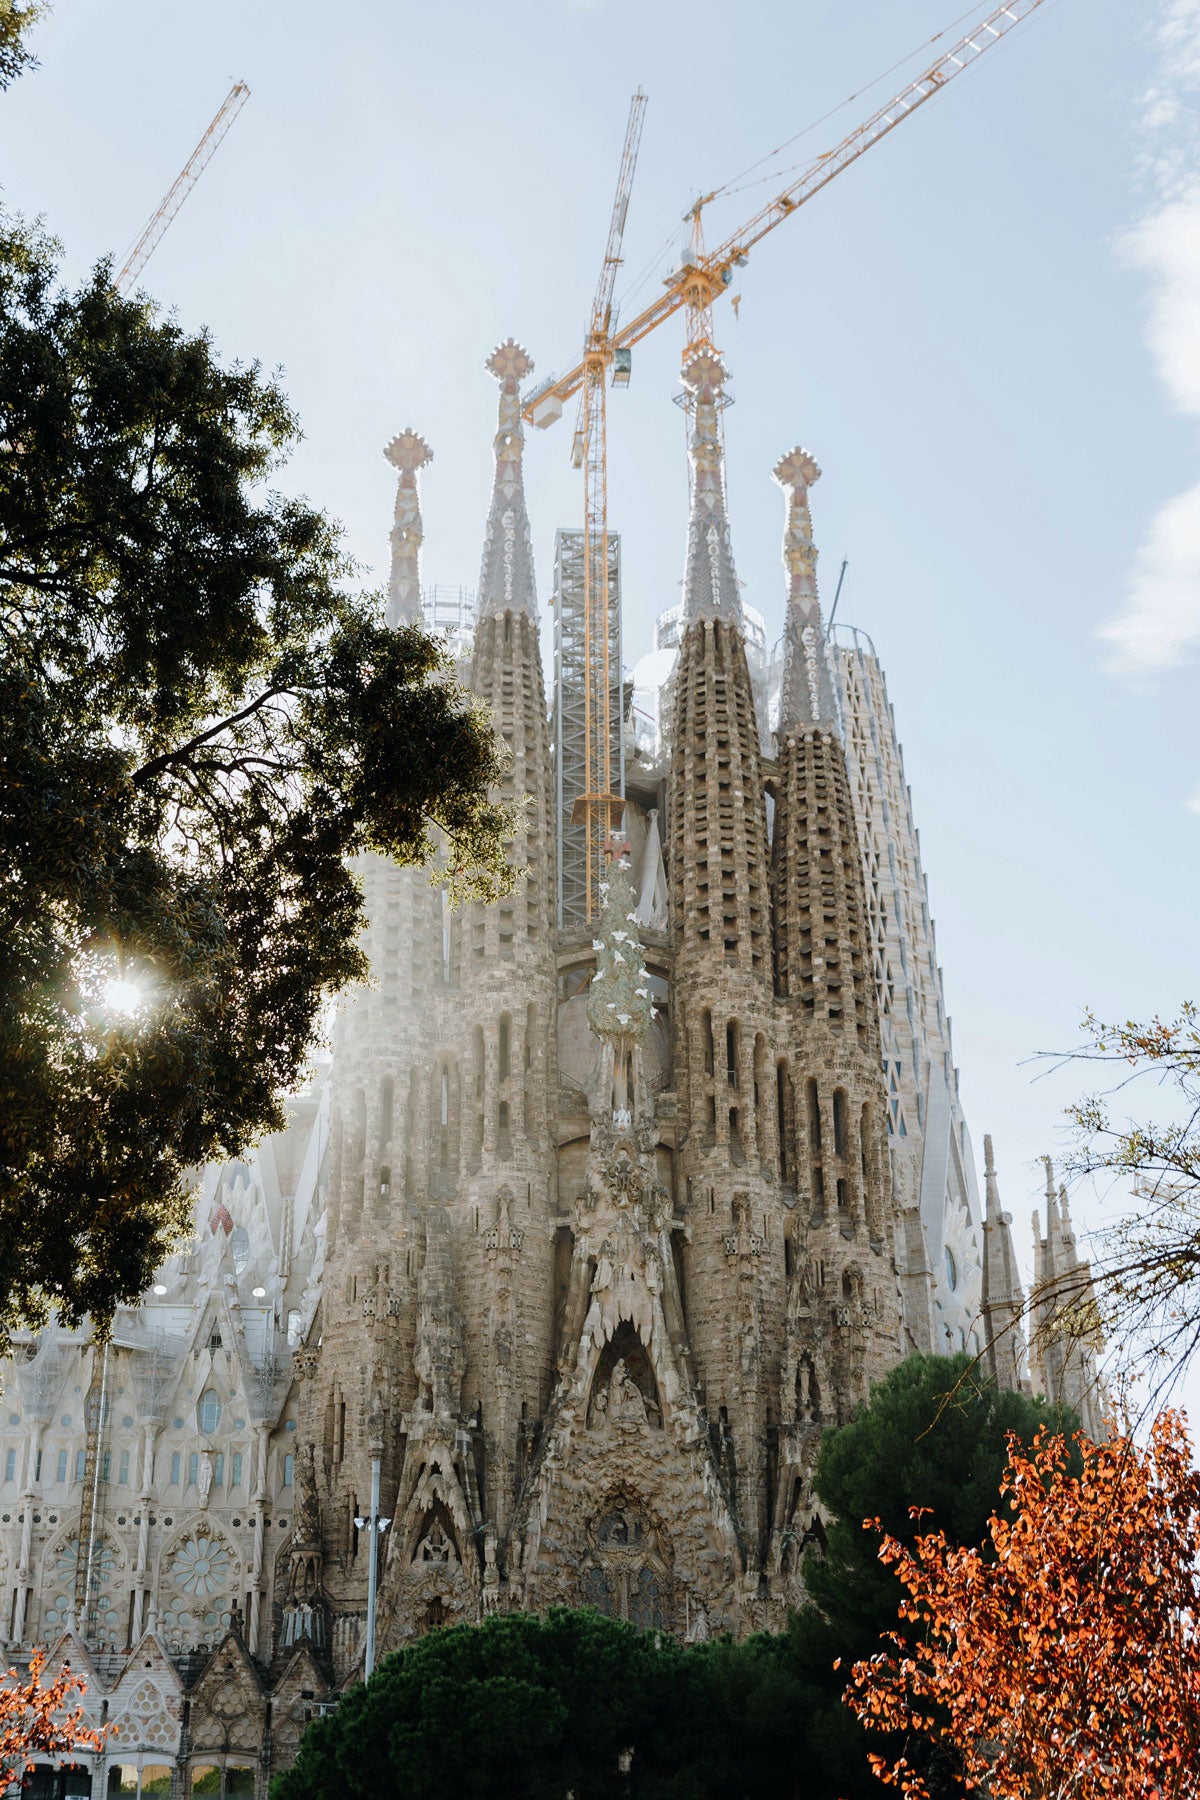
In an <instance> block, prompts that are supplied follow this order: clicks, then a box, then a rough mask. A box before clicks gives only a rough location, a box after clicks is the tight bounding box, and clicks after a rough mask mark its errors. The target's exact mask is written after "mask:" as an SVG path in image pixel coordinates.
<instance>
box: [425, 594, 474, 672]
mask: <svg viewBox="0 0 1200 1800" xmlns="http://www.w3.org/2000/svg"><path fill="white" fill-rule="evenodd" d="M421 617H422V619H423V620H424V623H425V629H426V631H428V632H432V633H433V634H434V635H435V636H436V635H441V636H443V637H445V639H446V641H447V643H448V644H449V645H450V649H451V651H452V652H453V654H454V656H455V658H456V659H459V658H462V657H464V656H469V655H470V652H471V645H472V642H473V641H474V637H475V589H474V588H466V587H447V586H445V585H441V584H437V583H435V584H433V585H432V586H430V587H423V588H422V589H421Z"/></svg>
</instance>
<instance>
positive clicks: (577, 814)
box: [558, 88, 646, 919]
mask: <svg viewBox="0 0 1200 1800" xmlns="http://www.w3.org/2000/svg"><path fill="white" fill-rule="evenodd" d="M645 110H646V96H645V94H643V92H642V90H641V89H640V88H639V89H638V91H637V92H636V93H635V94H634V96H633V98H632V100H631V101H630V103H629V119H628V123H627V124H626V127H625V142H624V146H623V148H622V151H621V165H620V169H619V171H618V175H617V190H616V194H615V196H614V199H613V208H612V216H611V218H610V220H609V226H608V239H607V242H606V243H605V246H604V261H603V263H602V264H601V268H600V278H599V280H598V282H597V284H596V293H595V297H594V298H593V301H592V310H591V316H590V319H589V322H588V330H587V337H586V339H585V342H584V352H583V365H582V366H583V379H582V382H581V391H580V397H579V411H578V415H577V419H576V425H575V436H574V441H573V445H572V457H571V460H572V462H573V463H574V465H575V467H576V468H582V469H583V470H584V488H585V505H584V525H583V671H582V676H583V777H582V792H581V793H580V794H579V795H578V796H577V797H576V798H575V800H574V804H573V809H572V814H571V821H572V824H575V825H579V824H582V826H583V837H584V843H583V855H584V890H583V891H584V895H585V896H586V898H585V917H586V918H589V919H590V918H591V917H592V913H593V910H594V907H595V897H596V883H597V881H598V879H599V875H600V871H601V869H602V867H603V863H602V857H603V854H604V851H605V847H606V840H607V836H608V831H609V828H610V825H612V824H613V823H614V822H619V819H620V813H621V809H622V806H623V796H622V794H621V793H620V792H619V791H614V789H617V790H619V789H620V787H621V786H622V783H621V782H620V780H618V781H617V782H616V783H615V784H614V781H613V761H614V755H613V751H614V745H613V737H614V731H615V732H616V733H619V732H620V730H621V716H620V710H621V709H620V699H619V686H620V679H621V671H620V667H619V666H618V668H617V670H616V677H617V683H618V704H617V709H616V711H617V717H616V720H615V724H614V720H613V718H612V711H613V708H612V680H613V667H612V664H613V652H614V648H616V649H617V652H618V653H617V659H616V660H617V662H618V665H619V662H620V655H619V644H620V636H619V629H618V634H617V644H616V646H614V643H613V632H612V630H611V621H610V611H611V592H610V582H611V571H610V557H609V535H608V442H607V439H608V403H607V387H606V384H607V379H608V371H609V368H610V366H611V365H612V363H613V360H614V352H613V345H612V327H613V322H614V321H613V288H614V285H615V282H616V278H617V270H618V268H619V267H620V265H621V243H622V239H623V237H624V232H625V217H626V214H627V213H628V211H629V195H630V191H631V189H632V186H633V175H634V169H635V168H636V166H637V154H638V146H639V144H640V143H641V136H642V121H643V116H644V114H645ZM615 374H616V378H617V379H618V380H619V379H620V371H619V370H618V371H615ZM626 378H627V377H626ZM560 629H561V621H560ZM565 714H566V708H565V705H564V704H563V696H562V695H561V694H560V695H559V718H560V721H562V720H564V719H565ZM559 737H560V742H559V746H558V756H559V759H560V763H561V761H562V757H563V745H562V742H561V738H562V727H561V725H560V733H559ZM618 757H619V745H618ZM560 905H561V896H560Z"/></svg>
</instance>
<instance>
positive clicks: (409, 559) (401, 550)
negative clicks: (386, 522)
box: [383, 425, 433, 625]
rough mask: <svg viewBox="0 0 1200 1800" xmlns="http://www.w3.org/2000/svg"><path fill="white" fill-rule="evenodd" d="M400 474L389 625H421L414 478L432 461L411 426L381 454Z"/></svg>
mask: <svg viewBox="0 0 1200 1800" xmlns="http://www.w3.org/2000/svg"><path fill="white" fill-rule="evenodd" d="M383 454H384V455H385V456H386V457H387V460H388V461H389V462H390V463H391V465H392V467H393V468H394V469H397V470H398V471H399V474H400V480H399V482H398V483H397V486H396V518H395V523H394V524H393V526H392V571H391V576H390V578H389V581H388V608H387V622H388V624H389V625H419V624H420V623H421V542H422V539H423V536H424V532H423V530H422V527H421V500H420V495H419V493H418V491H417V475H418V473H419V471H420V470H421V469H424V468H425V467H426V466H427V465H428V464H429V463H431V462H432V461H433V451H432V450H431V449H430V448H429V445H428V444H427V443H426V442H425V439H424V438H423V437H421V436H420V434H419V433H418V432H415V431H414V430H413V428H412V426H411V425H406V426H405V428H404V430H403V431H402V432H400V433H399V435H398V436H397V437H394V438H393V439H392V441H391V443H390V444H389V445H388V446H387V449H386V450H385V451H384V453H383Z"/></svg>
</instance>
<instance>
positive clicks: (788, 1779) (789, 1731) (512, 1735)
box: [271, 1611, 861, 1800]
mask: <svg viewBox="0 0 1200 1800" xmlns="http://www.w3.org/2000/svg"><path fill="white" fill-rule="evenodd" d="M811 1648H812V1649H813V1651H814V1653H815V1655H816V1656H817V1657H818V1658H819V1657H820V1655H821V1651H820V1650H819V1649H817V1648H816V1646H815V1645H814V1646H812V1647H811ZM828 1661H829V1662H830V1663H831V1662H832V1655H831V1656H830V1657H829V1659H828ZM814 1693H815V1690H814V1689H813V1687H812V1684H811V1683H810V1682H809V1681H808V1680H807V1679H806V1677H805V1675H804V1674H803V1673H802V1672H801V1671H800V1670H799V1669H798V1666H797V1663H796V1658H795V1656H794V1655H793V1654H792V1651H791V1648H790V1646H789V1644H788V1640H787V1639H786V1638H770V1637H759V1638H753V1639H751V1640H750V1641H749V1642H747V1643H744V1644H735V1643H732V1642H730V1641H729V1640H728V1639H724V1640H720V1641H714V1642H712V1643H707V1644H695V1645H689V1646H685V1645H682V1644H679V1643H677V1642H675V1640H674V1639H672V1638H669V1637H659V1636H658V1635H657V1634H655V1633H645V1634H642V1633H639V1632H637V1631H635V1630H634V1629H633V1627H632V1626H629V1625H624V1624H622V1623H620V1622H619V1621H617V1620H614V1619H607V1618H602V1617H601V1616H600V1615H599V1614H598V1613H594V1612H587V1611H581V1612H565V1611H555V1612H551V1613H550V1614H549V1615H548V1616H547V1617H546V1618H545V1619H536V1618H532V1617H530V1616H529V1615H527V1614H523V1613H514V1614H508V1615H506V1616H502V1617H495V1618H491V1619H486V1620H485V1621H484V1622H483V1624H482V1625H479V1626H474V1625H456V1626H452V1627H449V1628H446V1629H442V1630H439V1631H433V1632H430V1633H429V1635H428V1636H427V1637H424V1638H421V1639H420V1640H419V1641H418V1642H416V1643H415V1644H413V1645H412V1646H411V1648H409V1649H407V1650H404V1651H402V1652H401V1653H400V1654H399V1655H397V1656H391V1657H388V1658H386V1659H385V1660H384V1661H383V1662H382V1663H380V1665H379V1667H378V1669H377V1670H376V1672H375V1674H374V1676H373V1677H372V1679H371V1681H370V1683H369V1684H368V1685H367V1686H366V1687H361V1686H360V1687H356V1688H352V1689H351V1690H350V1691H349V1693H347V1694H346V1696H345V1697H344V1699H343V1700H342V1702H341V1704H340V1705H339V1706H338V1708H337V1711H336V1712H334V1713H333V1714H330V1715H328V1716H326V1717H325V1718H323V1719H320V1720H318V1721H316V1722H315V1723H314V1724H313V1725H312V1726H311V1727H310V1728H309V1730H308V1732H307V1733H306V1734H305V1737H304V1740H303V1743H302V1744H301V1747H300V1755H299V1757H298V1759H297V1761H296V1762H295V1764H294V1765H293V1767H292V1768H291V1769H289V1770H287V1771H286V1772H285V1773H284V1774H282V1775H280V1776H279V1777H277V1778H276V1780H275V1781H274V1782H273V1783H272V1788H271V1793H272V1800H444V1797H445V1796H447V1795H451V1794H456V1795H457V1794H463V1795H467V1794H469V1795H471V1796H472V1797H473V1800H566V1795H567V1794H568V1793H571V1794H574V1796H575V1800H607V1797H608V1796H612V1797H613V1800H617V1796H621V1797H622V1800H635V1797H636V1800H790V1797H792V1796H797V1797H799V1796H800V1795H804V1796H805V1797H806V1800H833V1796H834V1795H835V1794H836V1793H837V1792H839V1791H846V1790H841V1789H839V1788H838V1787H837V1786H836V1785H833V1784H832V1783H831V1782H830V1781H826V1780H823V1777H822V1773H821V1772H822V1770H823V1769H824V1768H826V1766H827V1765H829V1763H830V1761H831V1755H830V1752H831V1746H830V1744H829V1743H828V1742H827V1741H826V1738H825V1736H824V1735H823V1734H827V1733H828V1731H829V1724H830V1720H829V1718H828V1717H827V1716H826V1715H825V1714H822V1715H820V1716H819V1717H815V1715H814V1707H813V1699H814ZM814 1718H815V1735H814ZM832 1724H833V1731H832V1736H833V1738H835V1739H836V1738H839V1734H840V1741H841V1744H842V1745H843V1746H846V1745H848V1746H849V1749H848V1751H844V1753H843V1755H842V1760H841V1763H840V1764H838V1767H839V1768H846V1769H848V1770H850V1771H851V1772H852V1771H853V1769H854V1766H855V1764H854V1751H855V1747H856V1746H855V1740H856V1739H857V1737H858V1736H859V1732H858V1727H857V1726H856V1725H855V1724H854V1722H853V1720H852V1719H851V1718H850V1717H849V1715H848V1714H845V1715H843V1717H841V1718H838V1717H836V1716H834V1717H833V1720H832ZM832 1760H833V1762H834V1763H837V1758H836V1756H834V1757H833V1759H832ZM860 1760H861V1759H860Z"/></svg>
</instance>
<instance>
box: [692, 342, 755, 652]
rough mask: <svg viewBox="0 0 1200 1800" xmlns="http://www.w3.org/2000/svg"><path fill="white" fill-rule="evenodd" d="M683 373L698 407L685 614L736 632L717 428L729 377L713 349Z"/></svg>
mask: <svg viewBox="0 0 1200 1800" xmlns="http://www.w3.org/2000/svg"><path fill="white" fill-rule="evenodd" d="M681 374H682V378H683V381H684V383H685V385H686V386H687V387H689V388H690V389H691V390H692V393H693V394H694V395H695V407H696V422H695V427H694V429H693V431H692V438H691V442H690V444H689V445H688V450H689V453H690V455H691V459H692V472H693V473H692V516H691V519H690V520H689V523H688V555H687V568H686V571H685V574H684V587H683V604H684V615H685V617H686V618H687V619H688V620H689V621H690V620H692V619H700V618H722V619H727V620H729V621H730V622H731V623H733V624H734V625H736V626H737V627H738V628H739V629H740V628H741V623H742V597H741V593H740V591H739V588H738V579H737V571H736V570H735V568H734V566H733V549H732V546H731V544H730V541H729V521H728V519H727V518H726V516H725V474H724V470H723V468H722V457H721V433H720V429H719V416H720V407H721V404H722V389H723V388H724V386H725V383H726V381H728V379H729V372H728V370H727V369H726V367H725V364H724V363H723V362H722V361H721V359H720V357H719V356H718V355H717V353H716V351H715V350H712V349H701V350H697V351H696V353H695V354H694V355H693V356H691V357H689V359H688V361H687V362H686V363H685V364H684V366H683V369H682V371H681Z"/></svg>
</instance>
